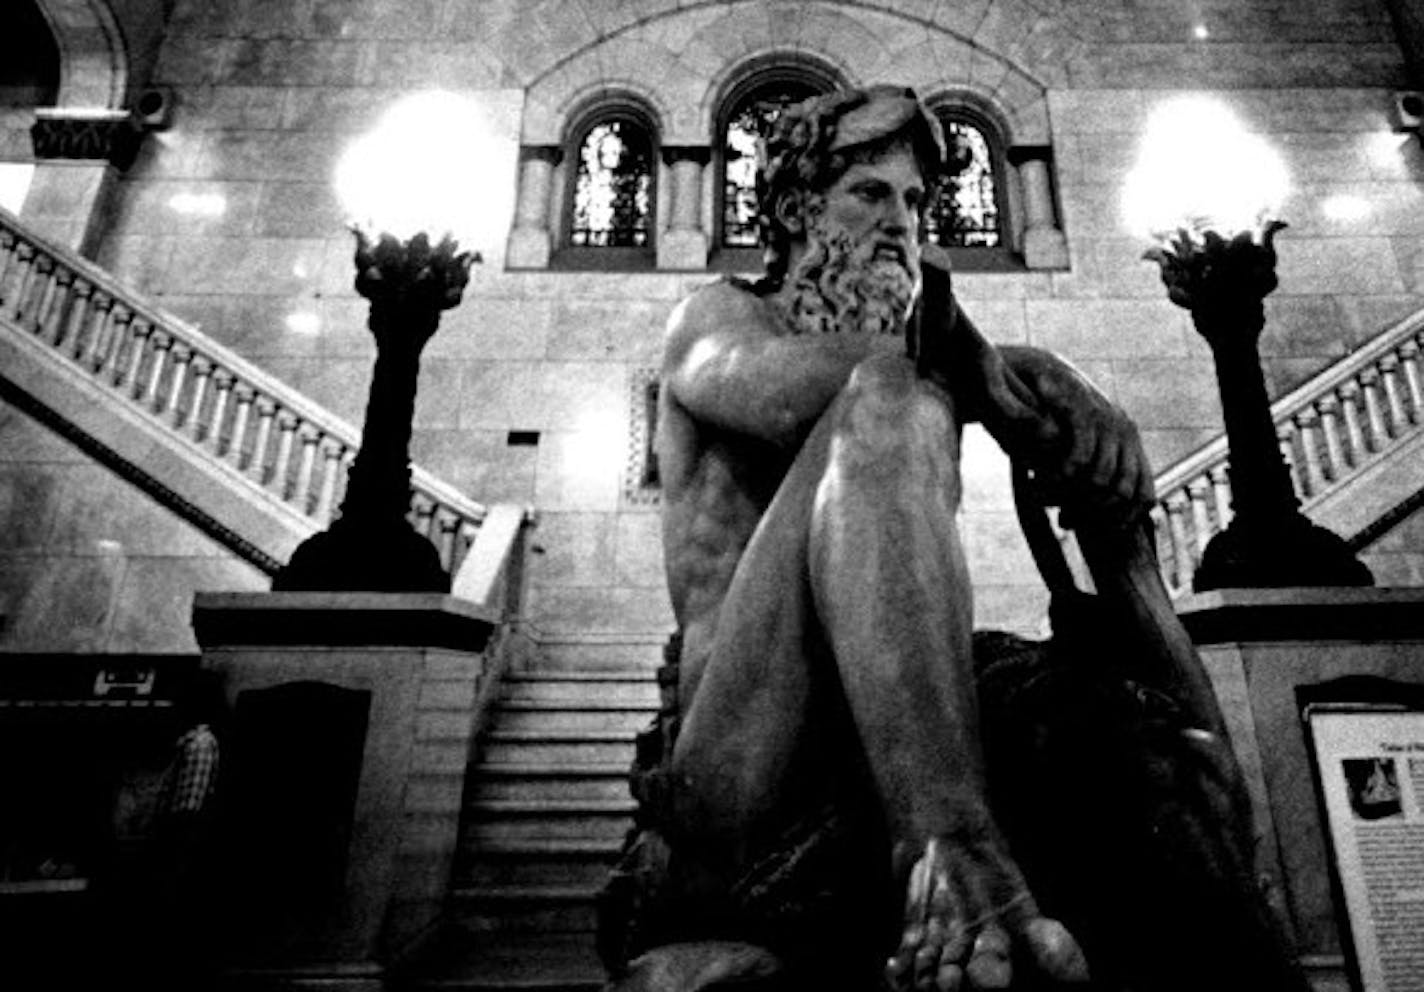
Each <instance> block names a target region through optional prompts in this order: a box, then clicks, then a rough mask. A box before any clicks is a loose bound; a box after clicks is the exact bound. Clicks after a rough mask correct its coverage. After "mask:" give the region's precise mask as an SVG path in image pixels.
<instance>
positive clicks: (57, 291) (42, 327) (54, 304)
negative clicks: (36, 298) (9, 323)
mask: <svg viewBox="0 0 1424 992" xmlns="http://www.w3.org/2000/svg"><path fill="white" fill-rule="evenodd" d="M50 265H51V267H52V268H53V270H54V271H52V272H51V273H50V276H49V278H48V279H47V280H45V289H44V295H43V296H42V298H41V299H40V305H39V307H38V308H37V309H36V311H35V328H34V330H35V335H36V336H37V337H39V338H42V339H44V340H45V341H48V342H50V343H53V342H54V339H55V337H56V333H55V325H56V323H57V322H58V318H59V316H60V315H61V314H63V313H64V304H65V302H66V300H68V298H69V286H70V284H71V283H72V282H74V273H73V272H71V271H70V270H69V268H68V266H63V265H57V264H55V262H54V260H53V259H51V260H50Z"/></svg>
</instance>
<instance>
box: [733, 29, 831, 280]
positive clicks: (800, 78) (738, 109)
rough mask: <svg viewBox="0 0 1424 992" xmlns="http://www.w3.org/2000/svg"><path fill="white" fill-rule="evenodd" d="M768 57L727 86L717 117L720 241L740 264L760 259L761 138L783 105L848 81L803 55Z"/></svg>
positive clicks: (751, 262)
mask: <svg viewBox="0 0 1424 992" xmlns="http://www.w3.org/2000/svg"><path fill="white" fill-rule="evenodd" d="M767 62H768V60H761V62H760V64H759V65H757V66H753V67H752V68H751V70H750V71H748V72H744V73H743V75H742V78H741V80H740V82H738V83H736V84H734V85H733V86H731V87H730V88H729V89H728V91H727V93H726V95H725V96H724V97H723V99H722V101H721V104H720V109H719V111H718V113H717V117H716V123H717V133H716V135H715V136H714V145H713V149H714V159H715V162H716V172H715V176H716V180H715V189H716V198H715V208H714V227H715V236H716V242H715V243H716V247H717V251H718V254H719V257H722V258H724V259H732V260H734V261H735V262H736V263H738V264H740V263H743V262H745V263H746V264H748V265H755V264H756V262H757V261H759V260H760V252H759V250H758V244H759V242H758V236H757V197H756V170H757V143H758V142H759V141H760V140H761V139H762V138H763V137H764V136H765V135H766V133H767V131H768V130H769V129H770V127H771V125H772V124H773V123H774V122H775V121H776V118H777V115H778V114H780V113H781V110H782V108H784V107H786V106H788V105H790V104H793V103H797V102H799V101H801V100H805V99H806V98H807V97H811V96H815V95H816V94H818V93H828V92H830V91H831V90H834V89H836V88H838V87H840V86H841V85H843V80H842V79H841V78H840V77H839V75H838V74H837V73H836V72H835V71H834V70H832V69H831V68H829V67H828V66H823V65H821V64H819V63H816V62H811V61H810V60H807V59H805V58H804V57H802V58H798V59H795V60H794V61H789V62H785V63H782V64H767Z"/></svg>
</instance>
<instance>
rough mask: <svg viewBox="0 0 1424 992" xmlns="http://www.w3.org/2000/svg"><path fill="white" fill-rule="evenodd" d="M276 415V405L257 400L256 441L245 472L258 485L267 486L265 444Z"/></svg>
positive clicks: (269, 437) (261, 399)
mask: <svg viewBox="0 0 1424 992" xmlns="http://www.w3.org/2000/svg"><path fill="white" fill-rule="evenodd" d="M276 415H277V404H275V403H273V402H272V401H271V400H270V399H268V398H267V397H265V396H263V397H260V398H259V399H258V400H257V439H256V440H255V441H253V442H252V457H251V459H250V460H249V461H248V463H247V470H248V473H249V474H250V475H251V477H252V478H253V479H254V480H256V482H257V483H258V484H259V485H262V486H265V485H266V484H267V444H268V442H269V441H270V440H271V437H272V418H274V417H275V416H276Z"/></svg>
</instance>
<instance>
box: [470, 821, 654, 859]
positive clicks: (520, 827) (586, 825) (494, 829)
mask: <svg viewBox="0 0 1424 992" xmlns="http://www.w3.org/2000/svg"><path fill="white" fill-rule="evenodd" d="M632 825H633V818H632V816H631V815H630V814H616V813H602V814H599V813H591V814H584V815H578V814H573V813H568V814H563V815H555V816H513V817H508V816H506V817H501V818H499V819H496V820H473V821H470V822H468V823H467V824H466V825H465V826H464V827H463V828H462V830H461V842H462V843H461V846H462V848H464V849H465V850H467V851H469V852H471V853H472V854H473V853H474V852H476V851H478V850H479V849H480V848H481V847H482V846H484V845H485V844H487V843H489V842H490V841H512V840H540V839H551V840H552V839H563V840H605V841H621V840H622V839H623V836H624V835H625V834H626V833H627V832H628V828H629V827H631V826H632Z"/></svg>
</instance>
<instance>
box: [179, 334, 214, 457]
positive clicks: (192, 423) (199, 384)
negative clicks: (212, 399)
mask: <svg viewBox="0 0 1424 992" xmlns="http://www.w3.org/2000/svg"><path fill="white" fill-rule="evenodd" d="M189 367H190V368H191V369H192V370H193V377H192V378H193V395H192V396H190V397H188V409H187V411H186V412H185V413H184V414H183V416H182V417H178V416H175V417H174V418H173V426H174V427H182V426H186V427H187V428H188V434H189V436H190V437H192V438H193V440H195V441H199V440H202V438H201V437H200V436H199V435H200V434H202V425H203V424H205V423H207V421H205V420H204V419H203V401H204V400H205V399H207V393H208V380H209V379H210V378H212V375H213V363H212V362H210V361H208V360H207V359H206V358H204V357H203V356H202V355H199V354H196V353H193V354H192V365H191V366H189ZM183 418H186V420H185V419H183Z"/></svg>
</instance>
